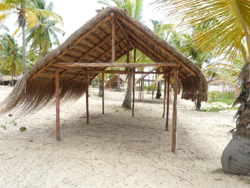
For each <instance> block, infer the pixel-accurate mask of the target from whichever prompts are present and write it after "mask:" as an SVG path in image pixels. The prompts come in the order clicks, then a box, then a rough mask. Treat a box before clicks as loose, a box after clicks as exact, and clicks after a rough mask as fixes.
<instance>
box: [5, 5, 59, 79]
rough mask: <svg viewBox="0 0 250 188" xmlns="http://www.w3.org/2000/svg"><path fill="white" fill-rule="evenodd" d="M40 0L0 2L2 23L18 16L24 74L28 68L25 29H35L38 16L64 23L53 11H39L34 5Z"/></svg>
mask: <svg viewBox="0 0 250 188" xmlns="http://www.w3.org/2000/svg"><path fill="white" fill-rule="evenodd" d="M36 1H39V0H34V1H31V0H1V2H0V21H4V20H5V19H7V18H8V16H10V15H12V14H16V15H17V17H18V18H17V23H18V29H17V30H16V31H15V33H14V34H16V33H17V32H18V30H19V29H20V28H21V29H22V42H23V73H24V74H25V73H26V71H27V67H26V49H25V27H26V24H27V26H28V28H33V27H35V26H36V25H37V24H38V23H39V19H38V16H42V17H52V18H53V19H55V20H57V21H59V22H61V23H62V18H61V17H60V16H59V15H58V14H56V13H53V12H51V11H48V10H41V9H37V8H36V7H35V6H34V3H35V2H36Z"/></svg>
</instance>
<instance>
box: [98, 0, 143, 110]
mask: <svg viewBox="0 0 250 188" xmlns="http://www.w3.org/2000/svg"><path fill="white" fill-rule="evenodd" d="M110 2H113V4H115V5H116V6H117V7H120V8H123V9H126V10H127V11H128V13H129V14H130V15H131V16H132V17H134V18H135V19H137V20H138V21H142V8H143V0H110V1H108V0H99V1H98V3H100V4H103V5H106V6H111V3H110ZM130 54H131V53H130ZM123 58H125V57H123ZM127 79H128V85H127V92H126V95H125V99H124V101H123V103H122V106H123V107H126V108H131V102H132V81H133V80H132V79H133V77H132V75H128V76H127Z"/></svg>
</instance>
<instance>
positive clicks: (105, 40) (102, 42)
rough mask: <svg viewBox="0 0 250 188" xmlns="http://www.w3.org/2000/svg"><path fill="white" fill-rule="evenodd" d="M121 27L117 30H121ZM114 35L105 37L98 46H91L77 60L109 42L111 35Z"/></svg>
mask: <svg viewBox="0 0 250 188" xmlns="http://www.w3.org/2000/svg"><path fill="white" fill-rule="evenodd" d="M119 30H120V29H118V30H117V31H116V32H119ZM111 36H112V35H109V36H107V37H106V38H105V39H103V40H102V41H101V42H100V43H98V44H97V45H96V46H94V47H93V48H91V49H90V50H89V51H88V52H86V53H85V54H83V55H82V56H81V57H80V58H79V59H78V60H76V62H79V61H81V60H82V59H83V58H84V57H86V56H87V55H89V54H90V53H91V52H93V51H94V50H95V49H96V48H98V47H100V46H101V45H103V44H104V43H105V42H107V41H108V40H109V39H110V37H111Z"/></svg>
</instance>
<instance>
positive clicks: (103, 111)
mask: <svg viewBox="0 0 250 188" xmlns="http://www.w3.org/2000/svg"><path fill="white" fill-rule="evenodd" d="M102 114H104V73H102Z"/></svg>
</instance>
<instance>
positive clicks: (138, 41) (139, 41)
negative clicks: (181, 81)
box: [126, 29, 167, 62]
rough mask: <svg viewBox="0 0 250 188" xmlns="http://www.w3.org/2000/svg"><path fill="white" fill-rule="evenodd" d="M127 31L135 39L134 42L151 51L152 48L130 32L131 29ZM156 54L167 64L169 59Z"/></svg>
mask: <svg viewBox="0 0 250 188" xmlns="http://www.w3.org/2000/svg"><path fill="white" fill-rule="evenodd" d="M126 31H127V32H128V33H129V34H130V35H131V36H132V37H133V38H135V40H133V41H134V42H137V43H140V44H142V45H143V46H144V48H147V49H151V48H152V47H150V46H149V45H148V44H147V43H146V42H144V41H143V40H141V39H140V38H139V37H138V36H136V35H135V34H134V33H133V32H132V31H130V30H129V29H126ZM154 54H155V55H156V56H158V57H160V59H162V60H163V61H166V62H167V59H166V58H165V57H163V56H162V55H161V54H159V53H157V52H154Z"/></svg>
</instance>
